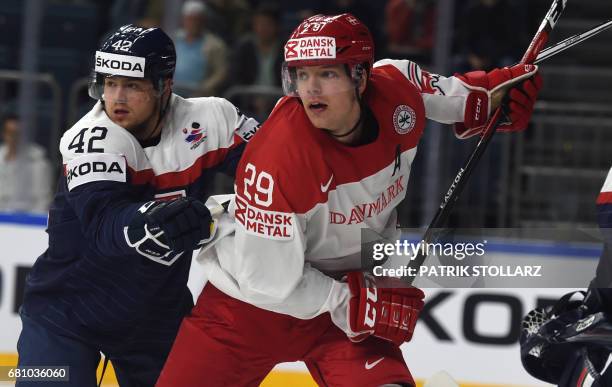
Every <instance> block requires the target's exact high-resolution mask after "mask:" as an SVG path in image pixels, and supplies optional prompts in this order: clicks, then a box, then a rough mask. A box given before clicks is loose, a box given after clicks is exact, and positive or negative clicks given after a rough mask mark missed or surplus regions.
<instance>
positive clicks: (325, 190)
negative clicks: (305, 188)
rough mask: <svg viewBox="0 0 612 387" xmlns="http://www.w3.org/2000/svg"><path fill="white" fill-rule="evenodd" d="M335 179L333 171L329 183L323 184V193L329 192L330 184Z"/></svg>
mask: <svg viewBox="0 0 612 387" xmlns="http://www.w3.org/2000/svg"><path fill="white" fill-rule="evenodd" d="M333 179H334V174H333V173H332V175H331V177H330V178H329V181H328V182H327V184H325V185H323V184H321V192H323V193H325V192H327V190H328V189H329V186H330V185H331V182H332V180H333Z"/></svg>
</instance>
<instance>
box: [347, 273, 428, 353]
mask: <svg viewBox="0 0 612 387" xmlns="http://www.w3.org/2000/svg"><path fill="white" fill-rule="evenodd" d="M346 281H347V283H348V286H349V291H350V293H351V296H350V300H349V305H348V312H347V315H348V320H349V329H350V330H351V331H352V334H351V335H349V338H350V339H351V340H352V341H354V342H359V341H362V340H365V339H366V338H367V337H368V336H370V335H374V336H376V337H380V338H381V339H385V340H389V341H391V342H393V343H395V344H397V345H400V344H402V343H404V342H407V341H410V339H411V338H412V333H413V332H414V326H415V325H416V321H417V318H418V317H419V313H420V312H421V309H423V297H424V294H423V292H422V291H421V289H418V288H415V287H411V286H410V287H408V286H406V284H405V283H403V282H402V281H401V280H399V279H396V278H390V277H385V278H376V279H375V278H374V277H370V276H365V275H364V274H363V273H361V272H351V273H349V274H348V275H347V278H346Z"/></svg>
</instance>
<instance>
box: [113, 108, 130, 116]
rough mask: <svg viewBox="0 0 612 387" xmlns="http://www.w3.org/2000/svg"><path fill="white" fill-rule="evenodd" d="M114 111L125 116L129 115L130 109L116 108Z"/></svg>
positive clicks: (117, 114)
mask: <svg viewBox="0 0 612 387" xmlns="http://www.w3.org/2000/svg"><path fill="white" fill-rule="evenodd" d="M113 113H115V115H116V116H120V117H124V116H126V115H128V113H129V111H127V110H124V109H115V110H114V111H113Z"/></svg>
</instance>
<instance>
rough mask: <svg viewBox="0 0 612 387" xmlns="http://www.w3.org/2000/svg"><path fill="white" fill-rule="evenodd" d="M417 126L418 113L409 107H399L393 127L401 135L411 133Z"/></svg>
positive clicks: (394, 117)
mask: <svg viewBox="0 0 612 387" xmlns="http://www.w3.org/2000/svg"><path fill="white" fill-rule="evenodd" d="M415 125H416V113H415V112H414V110H413V109H412V108H411V107H410V106H408V105H399V106H398V107H396V108H395V112H394V113H393V127H394V128H395V131H396V132H397V133H399V134H407V133H410V131H411V130H412V129H414V126H415Z"/></svg>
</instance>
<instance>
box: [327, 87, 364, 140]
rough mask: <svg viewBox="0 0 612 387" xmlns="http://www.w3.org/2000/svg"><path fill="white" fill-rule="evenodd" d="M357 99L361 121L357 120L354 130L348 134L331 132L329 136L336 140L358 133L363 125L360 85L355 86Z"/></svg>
mask: <svg viewBox="0 0 612 387" xmlns="http://www.w3.org/2000/svg"><path fill="white" fill-rule="evenodd" d="M355 98H357V102H358V103H359V119H358V120H357V122H356V123H355V125H354V126H353V128H352V129H351V130H349V131H348V132H346V133H343V134H334V133H332V132H329V134H330V135H331V136H332V137H335V138H343V137H346V136H348V135H350V134H352V133H353V132H354V131H356V130H357V128H359V126H360V125H361V122H362V121H363V101H362V99H361V96H360V95H359V85H356V86H355Z"/></svg>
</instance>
